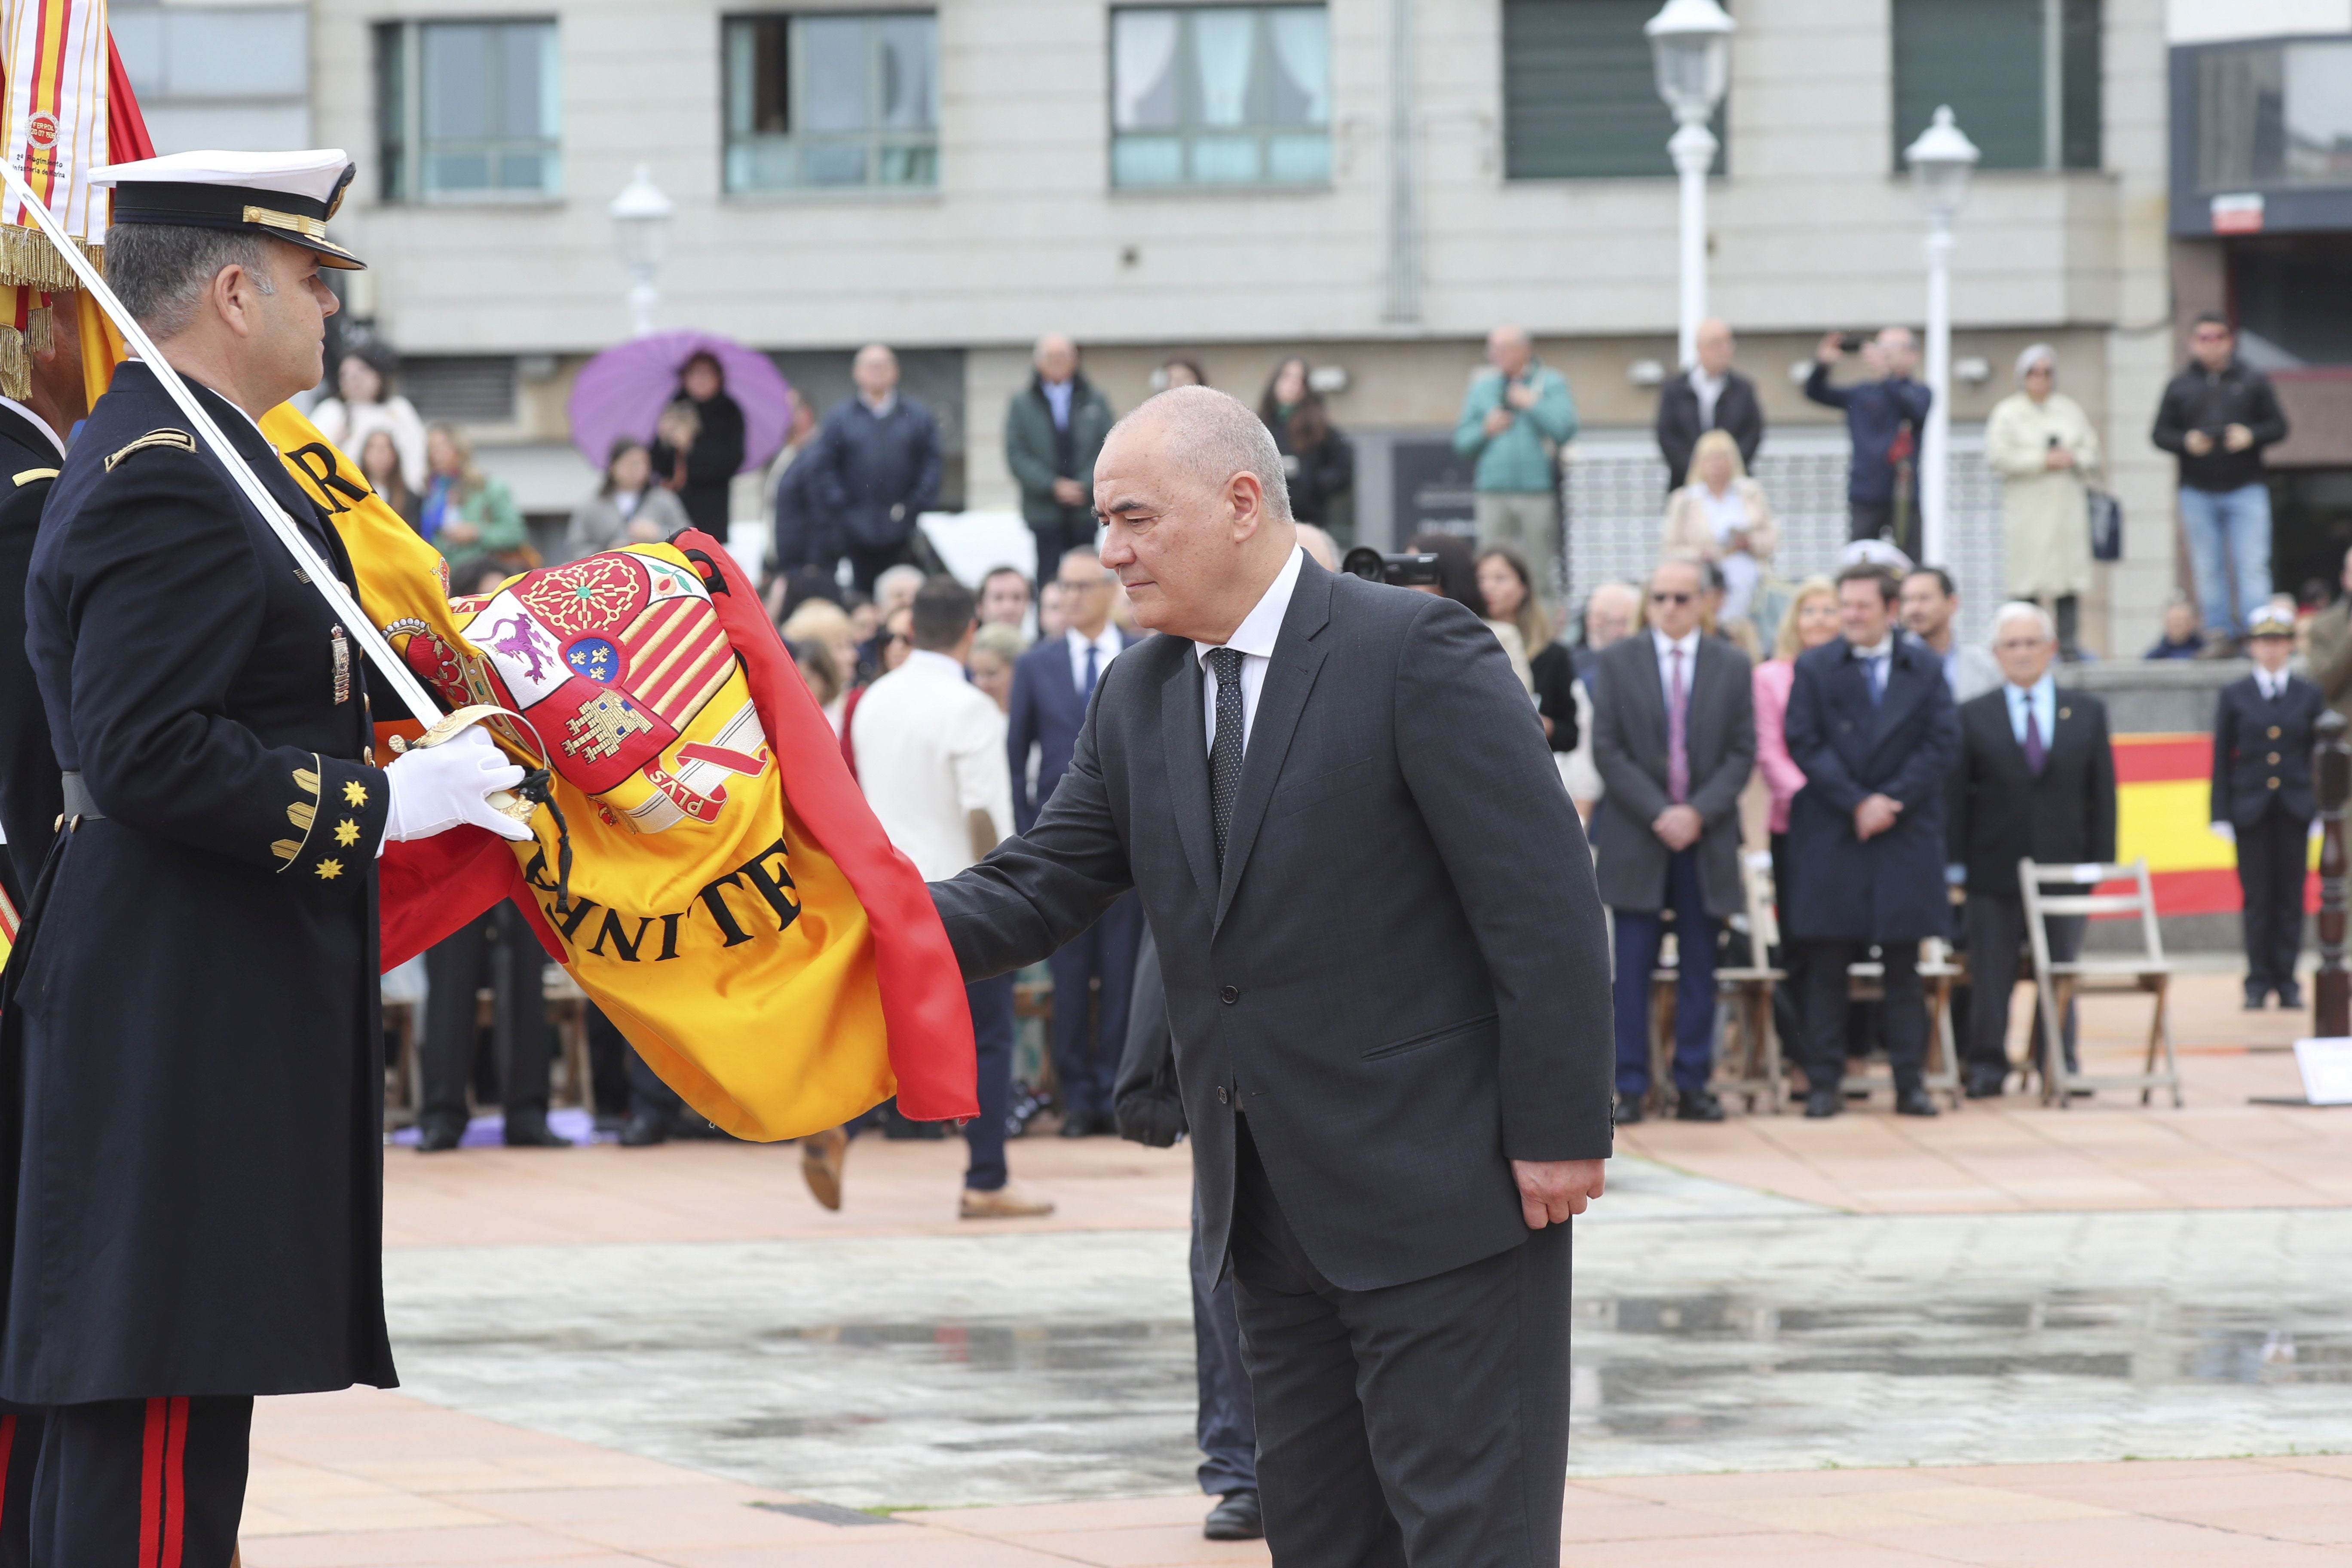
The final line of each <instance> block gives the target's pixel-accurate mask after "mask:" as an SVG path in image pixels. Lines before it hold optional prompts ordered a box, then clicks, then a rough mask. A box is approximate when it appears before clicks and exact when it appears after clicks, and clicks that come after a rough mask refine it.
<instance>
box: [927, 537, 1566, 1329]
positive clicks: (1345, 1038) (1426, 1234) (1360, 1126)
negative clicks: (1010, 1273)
mask: <svg viewBox="0 0 2352 1568" xmlns="http://www.w3.org/2000/svg"><path fill="white" fill-rule="evenodd" d="M1207 753H1208V746H1207V741H1206V727H1205V724H1204V722H1203V719H1202V693H1201V671H1200V666H1199V662H1198V660H1197V659H1196V658H1195V656H1194V650H1193V645H1192V643H1190V642H1188V641H1186V640H1184V639H1183V638H1181V637H1153V638H1150V640H1148V641H1146V642H1144V643H1143V644H1141V645H1140V646H1139V647H1134V648H1130V649H1129V651H1128V652H1126V653H1124V654H1121V655H1120V656H1119V658H1118V661H1117V662H1115V663H1114V664H1112V665H1111V667H1110V668H1109V670H1108V672H1107V673H1106V674H1105V675H1104V677H1103V679H1102V682H1101V684H1100V685H1099V686H1097V688H1096V689H1095V700H1094V703H1093V706H1092V708H1091V709H1090V710H1089V711H1088V712H1087V723H1086V728H1085V729H1084V730H1083V731H1081V732H1080V734H1079V737H1078V743H1077V746H1076V751H1075V752H1074V753H1073V755H1072V757H1071V759H1070V770H1069V772H1068V773H1066V774H1065V775H1064V777H1063V780H1062V784H1061V787H1060V788H1059V789H1057V790H1056V791H1055V793H1054V798H1053V799H1052V800H1051V801H1050V802H1048V803H1047V804H1046V805H1045V810H1044V812H1043V813H1042V814H1041V815H1040V816H1038V819H1037V823H1036V826H1034V827H1033V828H1032V829H1031V830H1030V831H1029V832H1028V833H1027V834H1026V835H1024V836H1022V837H1015V838H1013V839H1009V840H1007V841H1006V842H1005V843H1003V844H1002V845H999V846H998V847H997V848H996V850H995V851H994V852H993V853H992V854H991V855H990V856H989V857H988V858H987V859H985V860H983V861H982V862H981V863H980V864H979V865H977V866H975V867H973V868H971V869H970V870H968V871H966V872H964V873H963V874H962V875H961V876H959V877H957V878H956V879H954V880H952V881H948V882H936V883H933V884H932V886H931V894H932V897H933V899H934V900H936V902H937V903H938V905H939V910H940V916H941V917H942V919H943V920H944V921H945V922H946V925H947V931H948V936H949V938H950V940H951V941H952V942H954V944H955V950H956V955H957V957H958V959H959V960H961V963H962V966H963V973H964V974H965V976H966V978H968V979H979V978H982V977H983V976H986V975H991V974H998V973H1003V972H1004V971H1005V970H1008V969H1012V968H1013V967H1015V966H1017V965H1020V964H1024V963H1033V962H1034V961H1035V960H1037V959H1040V958H1043V957H1045V955H1046V954H1047V953H1049V952H1053V951H1054V950H1055V948H1057V947H1059V946H1060V945H1061V944H1062V943H1063V942H1066V941H1068V940H1069V939H1070V938H1071V937H1073V936H1075V935H1076V934H1077V933H1078V932H1079V931H1084V930H1085V929H1086V928H1087V925H1088V924H1089V923H1090V922H1091V921H1094V919H1095V918H1096V917H1097V915H1098V914H1100V913H1101V912H1102V910H1103V909H1104V908H1105V907H1106V906H1107V905H1108V904H1109V902H1110V901H1111V900H1113V899H1115V898H1117V897H1118V895H1119V894H1120V893H1122V892H1124V891H1126V890H1127V889H1129V887H1130V886H1131V887H1133V888H1134V889H1136V890H1137V893H1138V895H1139V897H1140V898H1141V900H1142V902H1143V909H1144V913H1145V915H1146V916H1147V918H1148V919H1149V920H1150V925H1151V931H1152V934H1153V936H1154V938H1155V939H1156V940H1157V942H1158V944H1159V949H1160V964H1161V967H1162V971H1163V973H1164V976H1165V980H1166V985H1167V994H1168V1013H1169V1019H1170V1022H1171V1025H1172V1026H1173V1029H1174V1036H1175V1050H1176V1068H1177V1076H1178V1079H1180V1081H1181V1087H1182V1094H1183V1101H1184V1111H1185V1117H1186V1120H1187V1121H1188V1122H1189V1123H1190V1125H1191V1128H1192V1137H1193V1140H1194V1149H1193V1156H1192V1160H1193V1171H1194V1175H1195V1180H1196V1181H1197V1183H1198V1184H1199V1189H1200V1204H1201V1225H1202V1242H1203V1245H1204V1246H1205V1247H1207V1248H1208V1255H1209V1256H1210V1257H1212V1258H1223V1257H1224V1255H1225V1248H1226V1241H1227V1237H1228V1236H1229V1234H1230V1230H1231V1226H1232V1221H1233V1194H1234V1143H1235V1129H1234V1116H1235V1114H1236V1113H1244V1114H1246V1115H1247V1116H1248V1117H1249V1126H1250V1132H1251V1135H1252V1137H1253V1139H1254V1140H1255V1143H1256V1145H1257V1149H1258V1152H1259V1157H1260V1158H1261V1159H1262V1160H1263V1161H1264V1163H1265V1168H1266V1173H1267V1175H1268V1177H1269V1178H1270V1179H1271V1180H1272V1182H1273V1184H1274V1189H1275V1193H1276V1196H1277V1198H1278V1199H1279V1200H1280V1202H1281V1204H1282V1209H1283V1214H1284V1216H1285V1217H1286V1219H1287V1220H1288V1221H1289V1222H1290V1226H1291V1228H1292V1230H1293V1231H1294V1232H1295V1233H1296V1234H1297V1237H1298V1240H1299V1243H1300V1245H1301V1246H1303V1247H1305V1248H1306V1250H1307V1256H1308V1257H1309V1258H1312V1259H1313V1260H1314V1262H1315V1265H1316V1267H1317V1268H1320V1269H1321V1270H1322V1271H1323V1273H1324V1274H1325V1275H1326V1276H1327V1277H1328V1279H1331V1280H1332V1282H1333V1283H1335V1284H1337V1285H1339V1286H1340V1287H1341V1288H1343V1289H1355V1290H1361V1289H1376V1288H1379V1287H1381V1286H1386V1285H1394V1284H1402V1283H1403V1282H1405V1281H1408V1280H1412V1279H1426V1278H1428V1277H1430V1276H1433V1275H1435V1274H1440V1273H1443V1272H1444V1271H1445V1270H1447V1269H1451V1268H1459V1267H1461V1266H1462V1265H1464V1264H1466V1263H1471V1262H1475V1261H1476V1260H1477V1259H1479V1258H1487V1257H1492V1256H1493V1255H1495V1254H1496V1253H1499V1252H1502V1251H1505V1250H1506V1249H1507V1248H1509V1247H1514V1246H1517V1244H1518V1243H1520V1242H1522V1241H1524V1240H1525V1239H1526V1238H1527V1234H1528V1232H1527V1228H1526V1224H1525V1222H1524V1221H1523V1220H1522V1219H1521V1217H1520V1213H1519V1203H1518V1197H1517V1189H1516V1187H1515V1186H1514V1184H1513V1182H1512V1178H1511V1170H1510V1162H1511V1161H1512V1160H1513V1159H1522V1160H1577V1159H1587V1160H1590V1159H1601V1158H1604V1157H1606V1156H1607V1155H1608V1153H1609V1151H1610V1119H1609V1110H1610V1073H1611V1067H1610V1064H1611V1059H1612V1049H1613V1047H1612V1035H1611V1026H1610V1009H1609V960H1608V952H1607V946H1606V942H1605V939H1604V937H1603V934H1602V925H1601V903H1600V900H1599V899H1598V898H1597V897H1596V896H1595V894H1594V891H1593V883H1592V870H1591V858H1590V856H1589V853H1588V851H1587V849H1586V847H1585V843H1584V836H1583V833H1582V830H1581V829H1580V827H1579V826H1578V825H1577V820H1576V812H1575V810H1574V808H1573V807H1572V806H1570V804H1569V801H1568V795H1567V793H1566V792H1565V791H1563V790H1562V789H1561V788H1560V784H1559V773H1558V772H1557V771H1556V770H1555V768H1554V767H1553V765H1552V761H1551V754H1550V752H1549V750H1548V748H1547V747H1546V745H1545V743H1544V737H1543V731H1542V728H1541V726H1539V725H1538V723H1537V722H1536V716H1535V710H1534V708H1533V707H1532V706H1531V705H1530V704H1529V703H1528V698H1527V693H1526V691H1525V690H1524V689H1522V688H1521V687H1520V685H1519V683H1518V681H1517V679H1516V678H1514V677H1513V675H1512V674H1511V668H1510V666H1509V664H1508V663H1507V662H1506V661H1505V659H1504V657H1503V650H1502V648H1501V647H1500V645H1498V644H1497V643H1496V640H1495V637H1494V634H1493V633H1492V632H1490V631H1488V630H1487V629H1486V626H1484V625H1483V624H1481V623H1480V622H1479V620H1478V619H1477V617H1475V616H1473V615H1471V614H1470V612H1469V611H1467V610H1465V609H1464V608H1463V607H1462V606H1461V605H1456V604H1454V603H1452V602H1450V601H1448V600H1444V599H1439V598H1434V597H1432V596H1431V595H1426V594H1414V593H1411V592H1408V591H1406V590H1403V589H1397V588H1390V587H1386V586H1382V585H1380V584H1370V583H1365V582H1362V581H1360V580H1359V579H1357V578H1354V577H1347V576H1339V577H1335V576H1333V575H1332V574H1330V573H1328V572H1325V571H1323V570H1322V569H1321V568H1320V567H1318V566H1317V565H1316V564H1315V563H1313V562H1311V561H1309V562H1307V563H1305V565H1304V566H1303V567H1302V569H1301V571H1300V573H1299V577H1298V584H1297V590H1296V591H1295V592H1294V593H1293V595H1292V596H1291V601H1290V607H1289V611H1288V614H1287V615H1286V616H1285V617H1284V620H1283V624H1282V631H1281V635H1280V637H1279V638H1278V639H1277V641H1276V646H1275V651H1274V656H1273V659H1272V662H1271V664H1270V666H1269V667H1268V668H1267V670H1266V678H1265V689H1264V690H1263V692H1262V693H1261V695H1260V698H1259V701H1258V707H1257V713H1256V717H1255V720H1254V721H1253V722H1252V725H1251V729H1250V738H1249V747H1248V751H1247V752H1246V753H1245V755H1244V761H1243V766H1242V782H1241V786H1240V793H1239V795H1238V797H1237V799H1236V802H1235V805H1234V819H1233V826H1232V827H1231V830H1230V835H1229V838H1228V842H1227V847H1226V851H1225V859H1224V866H1223V874H1222V875H1220V873H1219V869H1218V867H1217V862H1216V850H1215V840H1214V837H1213V832H1212V829H1211V826H1210V816H1209V766H1208V754H1207Z"/></svg>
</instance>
